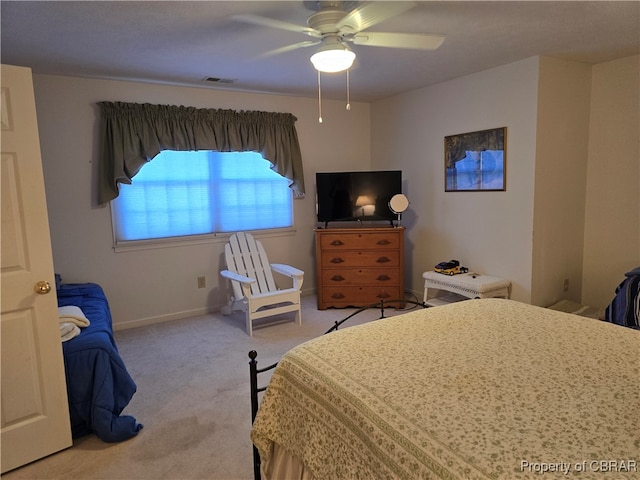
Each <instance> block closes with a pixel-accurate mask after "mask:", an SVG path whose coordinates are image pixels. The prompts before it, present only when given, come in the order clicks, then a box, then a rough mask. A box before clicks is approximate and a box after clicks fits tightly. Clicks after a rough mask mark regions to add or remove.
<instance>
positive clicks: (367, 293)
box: [320, 287, 402, 308]
mask: <svg viewBox="0 0 640 480" xmlns="http://www.w3.org/2000/svg"><path fill="white" fill-rule="evenodd" d="M401 298H402V295H401V294H400V292H399V291H398V287H389V288H385V287H325V288H323V289H322V298H321V299H320V300H321V302H322V304H323V305H324V307H325V308H326V307H364V306H367V305H371V304H374V303H378V302H380V300H399V299H401Z"/></svg>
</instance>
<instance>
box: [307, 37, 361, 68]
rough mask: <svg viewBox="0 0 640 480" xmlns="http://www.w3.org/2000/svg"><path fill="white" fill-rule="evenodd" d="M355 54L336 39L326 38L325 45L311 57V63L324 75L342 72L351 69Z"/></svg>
mask: <svg viewBox="0 0 640 480" xmlns="http://www.w3.org/2000/svg"><path fill="white" fill-rule="evenodd" d="M355 59H356V54H355V53H354V52H352V51H351V50H349V49H348V48H347V47H346V46H345V45H344V44H343V43H342V42H341V41H340V40H339V39H338V38H333V39H332V38H327V39H326V40H325V43H324V44H323V45H322V46H321V47H320V48H319V49H318V50H317V51H316V53H314V54H313V55H311V63H313V66H314V67H315V69H316V70H318V71H319V72H325V73H336V72H343V71H345V70H348V69H349V68H351V65H353V61H354V60H355Z"/></svg>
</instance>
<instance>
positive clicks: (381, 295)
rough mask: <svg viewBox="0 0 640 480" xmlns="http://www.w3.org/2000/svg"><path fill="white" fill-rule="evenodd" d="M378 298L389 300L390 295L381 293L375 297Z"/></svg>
mask: <svg viewBox="0 0 640 480" xmlns="http://www.w3.org/2000/svg"><path fill="white" fill-rule="evenodd" d="M376 296H377V297H378V298H389V297H390V296H391V295H389V294H388V293H387V292H382V293H379V294H378V295H376Z"/></svg>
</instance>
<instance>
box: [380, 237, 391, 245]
mask: <svg viewBox="0 0 640 480" xmlns="http://www.w3.org/2000/svg"><path fill="white" fill-rule="evenodd" d="M390 243H391V242H390V241H389V240H387V239H386V238H385V239H384V240H378V243H377V245H389V244H390Z"/></svg>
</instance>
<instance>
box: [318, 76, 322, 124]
mask: <svg viewBox="0 0 640 480" xmlns="http://www.w3.org/2000/svg"><path fill="white" fill-rule="evenodd" d="M318 123H322V89H321V88H320V70H318Z"/></svg>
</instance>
